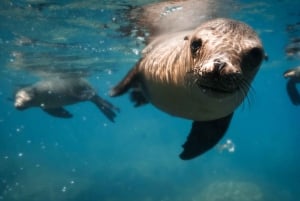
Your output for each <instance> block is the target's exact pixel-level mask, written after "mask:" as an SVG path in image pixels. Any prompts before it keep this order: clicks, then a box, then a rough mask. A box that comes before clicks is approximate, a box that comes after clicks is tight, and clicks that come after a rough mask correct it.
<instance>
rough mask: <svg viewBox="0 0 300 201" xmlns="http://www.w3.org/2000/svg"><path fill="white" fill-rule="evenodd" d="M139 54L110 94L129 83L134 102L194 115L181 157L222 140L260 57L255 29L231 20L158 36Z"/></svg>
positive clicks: (260, 45) (116, 92)
mask: <svg viewBox="0 0 300 201" xmlns="http://www.w3.org/2000/svg"><path fill="white" fill-rule="evenodd" d="M143 53H144V55H143V57H142V58H141V59H140V61H139V62H138V63H137V64H136V66H135V67H134V68H133V69H132V70H131V71H130V72H129V73H128V74H127V76H126V77H125V78H124V79H123V80H122V81H121V82H120V83H119V84H118V85H117V86H116V87H114V88H113V89H112V91H111V95H112V96H117V95H121V94H123V93H125V92H126V91H127V90H129V89H130V88H132V89H133V91H132V93H131V96H132V99H133V101H134V102H135V103H136V105H141V104H144V103H146V102H150V103H152V104H153V105H155V106H156V107H158V108H159V109H161V110H162V111H164V112H167V113H169V114H171V115H174V116H178V117H183V118H186V119H191V120H193V121H194V123H193V127H192V130H191V133H190V135H189V137H188V141H187V142H186V143H185V144H184V145H183V146H184V149H185V150H184V152H183V153H182V154H181V158H182V159H190V158H193V157H195V156H197V155H200V154H201V153H203V152H205V151H207V150H208V149H210V148H211V147H212V146H214V145H215V144H216V143H217V142H218V141H219V140H220V139H221V137H222V136H223V135H224V133H225V132H226V130H227V128H228V125H229V122H230V120H231V117H232V115H233V112H234V110H235V109H236V108H237V107H238V106H239V105H240V104H241V103H242V101H243V100H244V98H245V97H246V95H247V92H248V90H249V87H250V83H251V82H252V80H253V78H254V76H255V74H256V73H257V71H258V69H259V66H260V64H261V62H262V60H263V58H264V50H263V47H262V44H261V41H260V39H259V38H258V36H257V35H256V33H255V32H254V31H253V30H252V29H251V28H250V27H249V26H247V25H246V24H244V23H242V22H239V21H234V20H230V19H215V20H211V21H208V22H205V23H203V24H201V25H200V26H199V27H198V28H196V29H195V30H191V31H187V32H180V33H172V34H170V35H165V36H160V37H157V38H156V39H154V40H153V41H152V42H151V43H149V44H148V46H147V47H146V48H145V49H144V51H143Z"/></svg>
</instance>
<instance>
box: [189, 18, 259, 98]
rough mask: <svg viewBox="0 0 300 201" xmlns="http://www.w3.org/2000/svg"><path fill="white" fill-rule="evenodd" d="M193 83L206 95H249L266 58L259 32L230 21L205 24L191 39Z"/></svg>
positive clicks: (220, 20) (240, 23) (218, 20)
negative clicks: (235, 93) (257, 33)
mask: <svg viewBox="0 0 300 201" xmlns="http://www.w3.org/2000/svg"><path fill="white" fill-rule="evenodd" d="M188 40H189V45H190V52H191V57H192V60H193V61H192V63H193V69H192V77H193V78H194V79H192V81H193V83H195V84H197V86H198V87H199V88H201V89H202V91H203V92H204V93H207V94H212V95H213V96H215V95H216V94H217V95H219V96H220V94H221V95H224V96H226V95H228V94H232V93H234V92H236V91H241V92H242V94H244V95H245V94H246V93H247V91H248V89H249V87H250V83H251V81H252V79H253V78H254V76H255V74H256V72H257V71H258V69H259V66H260V64H261V62H262V60H263V58H264V50H263V47H262V44H261V42H260V40H259V38H258V36H257V35H256V33H255V32H254V31H253V30H252V29H251V28H250V27H249V26H247V25H246V24H244V23H242V22H238V21H233V20H229V19H217V20H212V21H209V22H207V23H204V24H203V25H201V26H200V27H198V28H197V29H196V30H195V32H194V33H193V34H192V35H191V36H190V37H189V38H188Z"/></svg>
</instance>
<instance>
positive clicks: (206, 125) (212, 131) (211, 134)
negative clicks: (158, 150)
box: [180, 113, 233, 160]
mask: <svg viewBox="0 0 300 201" xmlns="http://www.w3.org/2000/svg"><path fill="white" fill-rule="evenodd" d="M232 116H233V113H231V114H230V115H228V116H226V117H223V118H220V119H216V120H211V121H194V122H193V126H192V130H191V131H190V134H189V136H188V138H187V141H186V142H185V143H184V144H183V145H182V147H183V149H184V150H183V152H182V153H181V154H180V158H181V159H182V160H189V159H193V158H195V157H197V156H199V155H201V154H203V153H204V152H206V151H208V150H210V149H211V148H212V147H214V146H215V145H216V144H217V143H218V142H219V141H220V140H221V138H222V137H223V136H224V134H225V132H226V131H227V129H228V127H229V124H230V121H231V118H232Z"/></svg>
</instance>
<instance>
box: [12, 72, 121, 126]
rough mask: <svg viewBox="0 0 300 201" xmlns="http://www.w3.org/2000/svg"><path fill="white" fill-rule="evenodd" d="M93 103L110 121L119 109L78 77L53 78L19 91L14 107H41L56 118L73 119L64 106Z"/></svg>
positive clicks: (21, 108) (20, 108) (23, 108)
mask: <svg viewBox="0 0 300 201" xmlns="http://www.w3.org/2000/svg"><path fill="white" fill-rule="evenodd" d="M83 101H91V102H92V103H94V104H95V105H96V106H97V107H98V108H99V110H100V111H101V112H102V113H103V114H104V115H105V116H106V117H107V118H108V119H109V120H110V121H114V118H115V116H116V113H115V112H116V111H118V108H117V107H115V106H114V105H112V104H111V103H109V102H108V101H106V100H104V99H102V98H101V97H100V96H99V95H97V92H96V91H95V89H93V87H92V86H91V85H90V84H89V83H88V82H87V80H85V79H83V78H78V77H67V78H51V79H47V80H42V81H40V82H37V83H35V84H33V85H30V86H27V87H24V88H21V89H19V90H18V91H17V92H16V94H15V103H14V106H15V107H16V108H17V109H18V110H25V109H28V108H31V107H39V108H41V109H42V110H43V111H45V112H47V113H48V114H50V115H52V116H54V117H60V118H71V117H72V116H73V115H72V114H71V113H70V112H68V111H67V110H66V109H65V108H64V106H66V105H70V104H76V103H79V102H83Z"/></svg>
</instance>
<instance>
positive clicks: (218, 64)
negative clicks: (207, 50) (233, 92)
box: [214, 59, 226, 73]
mask: <svg viewBox="0 0 300 201" xmlns="http://www.w3.org/2000/svg"><path fill="white" fill-rule="evenodd" d="M225 66H226V62H223V61H221V60H219V59H215V60H214V71H215V72H218V73H220V72H221V71H222V69H223V68H224V67H225Z"/></svg>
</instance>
